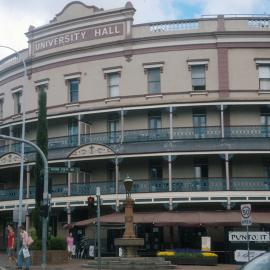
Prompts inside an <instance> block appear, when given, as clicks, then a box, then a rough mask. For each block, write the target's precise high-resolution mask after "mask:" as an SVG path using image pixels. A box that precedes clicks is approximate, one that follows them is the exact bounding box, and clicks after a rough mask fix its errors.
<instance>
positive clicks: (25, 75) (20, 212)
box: [0, 45, 27, 247]
mask: <svg viewBox="0 0 270 270" xmlns="http://www.w3.org/2000/svg"><path fill="white" fill-rule="evenodd" d="M0 48H6V49H9V50H11V51H13V52H14V53H15V54H16V55H17V57H18V60H20V59H21V61H22V63H23V68H24V80H25V82H24V84H23V85H25V84H26V78H27V68H26V64H25V61H24V59H23V58H22V57H20V54H19V53H18V51H16V50H15V49H13V48H11V47H9V46H5V45H0ZM24 94H25V89H24V88H23V91H22V100H21V110H22V136H21V139H22V141H21V163H20V187H19V219H18V228H19V227H20V226H21V225H22V199H23V176H24V175H23V173H24V172H23V171H24V170H23V169H24V139H25V106H24V98H25V95H24ZM18 232H19V229H18ZM18 235H19V234H18ZM18 245H19V241H18V244H17V247H18Z"/></svg>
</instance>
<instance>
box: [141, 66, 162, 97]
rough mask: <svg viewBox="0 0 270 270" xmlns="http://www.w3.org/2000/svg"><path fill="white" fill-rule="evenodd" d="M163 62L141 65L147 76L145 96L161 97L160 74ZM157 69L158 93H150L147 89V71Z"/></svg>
mask: <svg viewBox="0 0 270 270" xmlns="http://www.w3.org/2000/svg"><path fill="white" fill-rule="evenodd" d="M164 64H165V62H152V63H143V69H144V74H146V75H147V95H148V96H150V95H154V96H156V95H161V92H162V87H161V73H163V70H164ZM153 69H159V72H160V73H159V92H150V88H149V70H153Z"/></svg>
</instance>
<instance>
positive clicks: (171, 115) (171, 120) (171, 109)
mask: <svg viewBox="0 0 270 270" xmlns="http://www.w3.org/2000/svg"><path fill="white" fill-rule="evenodd" d="M172 139H173V107H172V106H170V140H172Z"/></svg>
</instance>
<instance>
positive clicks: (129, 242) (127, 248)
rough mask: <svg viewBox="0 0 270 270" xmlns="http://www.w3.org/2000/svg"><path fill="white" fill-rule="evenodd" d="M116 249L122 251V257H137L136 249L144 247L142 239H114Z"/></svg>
mask: <svg viewBox="0 0 270 270" xmlns="http://www.w3.org/2000/svg"><path fill="white" fill-rule="evenodd" d="M114 245H115V246H116V247H121V248H122V249H123V257H137V256H138V253H137V251H138V249H139V248H140V247H142V246H143V245H144V239H143V238H116V239H115V240H114Z"/></svg>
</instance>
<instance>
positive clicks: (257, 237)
mask: <svg viewBox="0 0 270 270" xmlns="http://www.w3.org/2000/svg"><path fill="white" fill-rule="evenodd" d="M247 240H249V241H253V242H269V241H270V234H269V232H249V233H248V235H247V232H229V241H231V242H247Z"/></svg>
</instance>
